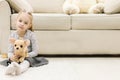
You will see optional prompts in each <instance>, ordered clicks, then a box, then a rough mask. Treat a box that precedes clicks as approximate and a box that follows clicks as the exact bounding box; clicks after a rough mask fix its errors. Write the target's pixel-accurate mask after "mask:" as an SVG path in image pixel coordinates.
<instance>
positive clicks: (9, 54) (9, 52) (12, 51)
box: [8, 34, 14, 58]
mask: <svg viewBox="0 0 120 80" xmlns="http://www.w3.org/2000/svg"><path fill="white" fill-rule="evenodd" d="M13 37H14V36H13V34H11V35H10V36H9V39H10V38H13ZM9 39H8V40H9ZM8 44H9V46H8V58H10V57H12V56H13V53H14V46H13V45H12V44H11V43H10V41H9V43H8Z"/></svg>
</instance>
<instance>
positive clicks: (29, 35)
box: [8, 30, 39, 58]
mask: <svg viewBox="0 0 120 80" xmlns="http://www.w3.org/2000/svg"><path fill="white" fill-rule="evenodd" d="M9 38H15V39H19V35H18V34H17V31H14V32H12V33H11V35H10V37H9ZM23 39H29V40H30V45H29V46H28V55H29V57H35V56H37V55H38V52H39V47H38V43H37V40H36V37H35V34H34V33H33V32H32V31H30V30H27V32H26V34H25V35H24V37H23ZM13 52H14V46H13V45H12V44H11V43H9V47H8V57H9V58H10V57H12V55H13Z"/></svg>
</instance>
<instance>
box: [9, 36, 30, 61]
mask: <svg viewBox="0 0 120 80" xmlns="http://www.w3.org/2000/svg"><path fill="white" fill-rule="evenodd" d="M10 42H11V43H12V44H13V45H14V55H13V56H12V58H11V61H15V62H18V63H19V62H23V61H24V59H25V58H26V57H27V56H28V49H27V47H28V46H29V44H30V41H29V40H23V39H18V40H16V39H14V38H11V39H10Z"/></svg>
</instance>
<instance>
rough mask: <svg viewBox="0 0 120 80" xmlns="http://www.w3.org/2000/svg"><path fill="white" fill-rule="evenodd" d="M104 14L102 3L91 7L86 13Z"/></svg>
mask: <svg viewBox="0 0 120 80" xmlns="http://www.w3.org/2000/svg"><path fill="white" fill-rule="evenodd" d="M103 12H104V4H103V3H98V4H96V5H94V6H92V7H91V8H90V9H89V10H88V13H92V14H100V13H103Z"/></svg>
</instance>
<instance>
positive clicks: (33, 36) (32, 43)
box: [28, 33, 39, 57]
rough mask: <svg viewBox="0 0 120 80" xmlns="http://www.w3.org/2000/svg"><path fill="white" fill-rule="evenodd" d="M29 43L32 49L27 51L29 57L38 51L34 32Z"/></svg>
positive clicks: (35, 54)
mask: <svg viewBox="0 0 120 80" xmlns="http://www.w3.org/2000/svg"><path fill="white" fill-rule="evenodd" d="M30 44H31V45H32V46H31V49H32V51H31V52H29V53H28V56H29V57H35V56H37V55H38V53H39V47H38V43H37V40H36V36H35V34H34V33H32V34H31V39H30Z"/></svg>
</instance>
